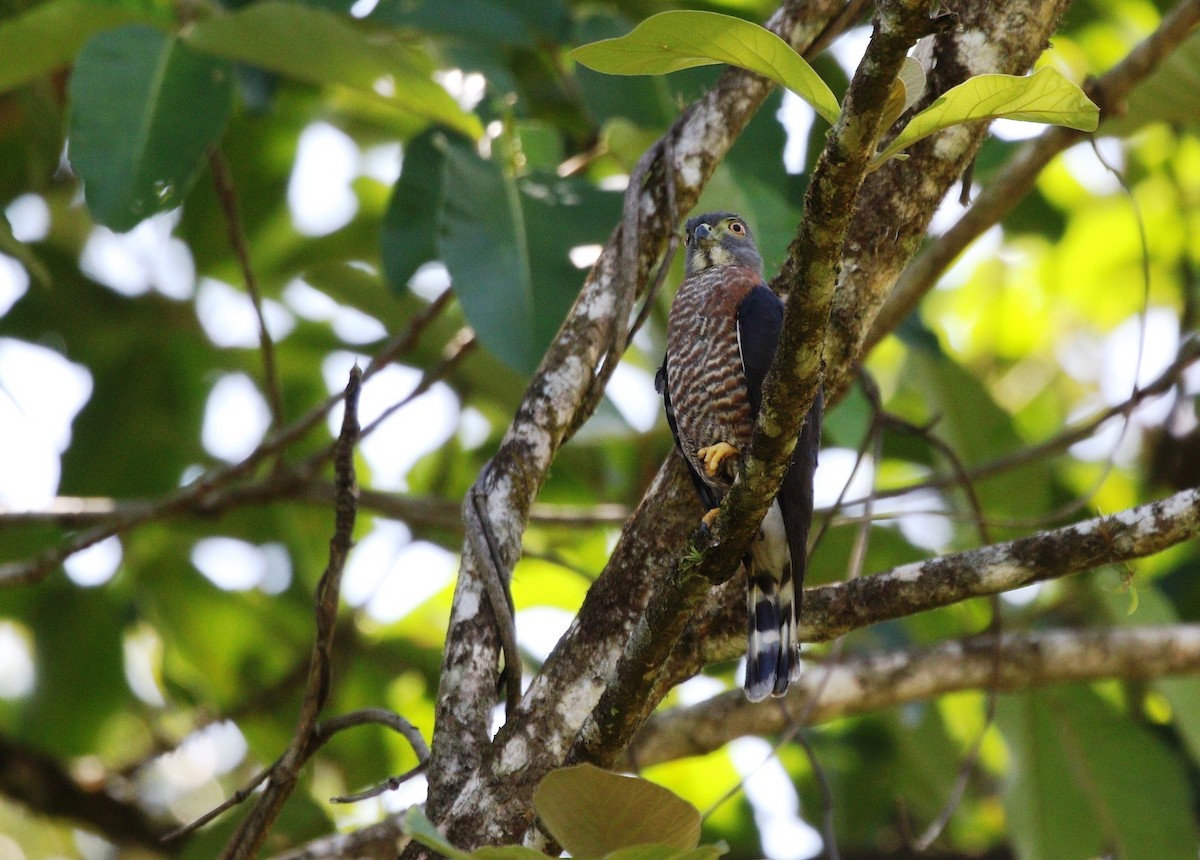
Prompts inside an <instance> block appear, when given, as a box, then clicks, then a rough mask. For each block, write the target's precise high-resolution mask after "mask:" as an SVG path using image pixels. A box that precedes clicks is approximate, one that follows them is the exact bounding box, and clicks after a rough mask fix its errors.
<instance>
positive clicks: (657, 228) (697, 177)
mask: <svg viewBox="0 0 1200 860" xmlns="http://www.w3.org/2000/svg"><path fill="white" fill-rule="evenodd" d="M835 6H836V7H839V8H840V4H835V3H833V2H823V3H819V4H817V3H811V4H802V3H799V2H796V0H792V2H789V3H788V4H786V5H785V6H784V7H783V9H782V10H781V12H780V13H779V14H777V15H776V16H775V17H774V18H773V19H772V22H771V25H772V26H773V27H774V29H776V31H778V32H781V33H783V35H784V37H785V38H787V39H789V40H792V39H797V40H798V42H799V43H800V44H804V43H805V42H806V41H807V39H809V38H811V37H812V36H813V35H815V33H816V31H817V30H818V29H819V27H820V26H822V25H823V22H824V21H825V20H828V18H829V17H831V16H832V14H833V11H834V8H835ZM801 21H805V22H808V21H811V22H820V24H818V25H817V26H812V25H806V27H805V28H803V29H801V28H800V26H799V22H801ZM770 91H771V84H770V82H768V81H766V80H764V79H762V78H759V77H758V76H756V75H753V74H751V73H749V72H745V71H742V70H736V69H735V70H729V71H727V72H726V73H725V74H724V75H723V76H722V77H721V79H720V80H719V81H718V82H717V84H716V85H715V86H714V87H713V88H712V89H711V90H710V91H709V92H708V93H707V94H706V95H705V96H704V97H703V98H702V99H701V100H700V101H699V102H697V103H695V104H693V105H691V106H690V107H689V108H688V109H687V110H686V111H685V112H684V114H683V115H682V116H681V117H680V118H679V120H678V121H677V122H676V123H675V125H674V126H673V127H672V128H671V129H670V130H669V131H668V132H667V134H666V136H665V140H664V142H663V144H662V145H660V146H658V147H657V150H658V152H659V154H660V157H659V158H657V159H653V160H650V161H649V163H648V164H647V165H646V167H645V173H646V177H647V178H646V182H645V183H644V184H643V183H636V182H631V183H630V186H629V188H628V190H627V191H626V194H627V199H629V198H632V201H635V202H632V203H631V204H630V207H632V208H633V209H636V211H637V213H638V215H637V229H638V235H637V237H636V243H635V244H633V243H630V242H629V241H628V240H630V239H631V238H633V237H626V236H625V232H624V227H623V226H622V227H619V228H618V229H617V231H615V233H614V234H613V236H611V237H610V239H609V241H608V243H607V244H606V246H605V249H604V251H603V252H602V253H601V255H600V257H599V259H598V260H597V262H596V264H595V266H594V267H593V268H592V271H591V273H590V274H589V275H588V277H587V279H586V281H585V283H584V285H583V289H582V290H581V292H580V295H579V298H578V299H577V300H576V303H575V305H574V306H573V308H572V309H571V311H570V313H569V314H568V316H567V319H566V321H565V322H564V323H563V326H562V328H561V329H560V331H559V333H558V335H557V337H556V338H555V340H554V342H553V343H552V344H551V346H550V348H549V350H548V351H547V353H546V356H545V357H544V359H543V362H542V365H541V367H540V368H539V370H538V372H537V373H536V374H535V376H534V378H533V380H532V381H531V383H530V385H529V387H528V389H527V392H526V396H525V399H524V401H523V403H522V404H521V406H520V407H519V409H518V410H517V414H516V416H515V418H514V420H513V423H512V425H511V427H510V429H509V432H508V434H507V435H506V437H505V440H504V442H503V444H502V445H501V447H500V450H499V451H498V452H497V454H496V456H495V458H494V459H493V461H492V465H491V468H490V469H489V470H488V474H487V476H486V481H485V482H483V483H481V485H480V486H479V487H478V490H479V492H480V493H481V494H482V495H483V496H484V497H486V498H487V500H488V505H487V508H488V510H487V514H488V519H489V521H490V523H491V525H492V528H493V530H494V532H495V535H496V537H497V542H498V544H499V548H500V552H501V555H502V557H503V562H504V567H505V569H507V570H511V568H512V565H513V564H514V563H515V561H516V559H517V557H518V556H519V554H520V538H521V534H522V532H523V531H524V528H525V525H526V523H527V521H528V515H529V510H530V507H531V506H532V503H533V499H534V498H535V497H536V495H537V492H538V490H539V489H540V488H541V484H542V482H543V480H544V479H545V476H546V474H547V471H548V469H549V467H550V464H551V462H552V461H553V458H554V456H555V454H556V453H557V451H558V448H559V446H560V445H561V444H562V442H563V441H564V440H565V439H566V438H567V437H568V435H569V433H570V431H571V430H572V429H573V428H574V427H576V426H578V425H579V423H580V422H581V417H585V416H586V410H587V409H588V404H592V405H594V403H595V402H596V400H595V398H593V397H592V396H591V394H592V393H593V392H594V390H595V388H594V386H595V381H594V380H595V377H596V375H597V374H598V373H600V372H601V371H602V364H603V363H605V362H606V356H609V355H614V356H616V355H619V353H614V351H613V350H614V347H615V346H620V345H622V344H623V343H624V338H625V328H626V326H627V324H628V309H629V308H631V307H632V306H633V305H632V302H633V300H634V299H635V298H636V296H637V295H640V294H643V293H644V292H645V289H646V286H647V283H648V280H649V275H650V272H651V271H652V269H653V268H654V266H655V264H656V263H657V261H658V259H659V258H660V256H661V254H662V251H663V249H664V247H665V246H666V244H667V241H668V237H669V236H670V235H671V234H672V233H673V232H674V230H675V226H676V222H677V219H678V218H679V215H680V214H681V213H682V212H685V211H687V210H688V209H690V208H691V207H692V206H693V205H694V203H695V201H696V200H697V199H698V196H699V192H700V189H701V187H702V186H703V185H704V183H705V181H706V180H707V179H708V177H709V175H710V174H711V173H712V171H713V170H714V169H715V168H716V165H717V164H718V163H719V162H720V160H721V158H722V157H723V156H724V154H725V152H726V151H727V150H728V148H729V147H730V145H731V144H732V143H733V141H734V139H736V137H737V135H738V134H739V133H740V131H741V130H742V128H743V127H744V126H745V125H746V123H747V122H748V121H749V120H750V118H751V116H752V115H753V114H754V111H755V110H756V109H757V108H758V106H759V105H760V104H761V103H762V101H763V100H764V99H765V98H766V96H767V95H768V94H769V92H770ZM666 153H669V154H670V155H671V156H672V161H671V163H670V164H663V163H662V161H661V158H662V155H663V154H666ZM668 182H671V183H672V184H673V186H674V187H673V189H672V191H671V192H668V191H667V188H666V186H667V183H668ZM672 198H673V203H674V205H669V201H671V200H672ZM630 207H627V211H631V210H630ZM623 224H624V222H623ZM630 263H634V264H635V271H629V270H628V266H629V265H630ZM620 309H626V312H625V313H624V314H622V313H620ZM607 363H608V364H612V363H613V362H607ZM609 370H611V367H610V368H609ZM478 563H479V560H478V559H476V557H475V554H474V552H473V551H472V549H471V544H470V543H469V542H468V543H467V544H465V545H464V553H463V565H462V569H461V571H460V574H459V578H458V585H457V588H456V592H455V598H454V608H453V610H452V615H451V622H450V631H449V634H448V636H447V647H446V652H445V657H444V662H443V672H442V686H441V689H440V690H439V693H438V713H437V722H436V726H437V728H436V730H435V735H434V742H433V764H432V766H431V768H430V796H429V797H430V799H429V803H428V806H427V812H428V813H429V814H430V816H431V818H433V820H435V821H439V823H440V821H441V819H442V818H443V817H444V813H445V811H446V810H447V809H448V808H449V806H450V805H451V804H452V803H453V802H454V799H455V796H456V795H457V794H458V792H459V790H460V789H461V788H462V787H463V786H465V785H466V784H467V782H468V779H469V776H470V774H471V772H473V771H474V770H475V769H476V768H478V767H479V765H480V764H481V762H482V758H483V755H484V753H485V751H487V750H488V748H489V745H490V744H489V732H488V729H489V719H490V709H491V703H492V701H493V697H494V693H493V690H492V687H493V684H492V678H493V677H494V673H495V669H496V666H497V664H498V657H499V651H498V648H499V645H498V637H497V635H496V633H495V631H494V629H492V628H491V625H490V621H489V619H488V618H487V616H486V614H481V613H478V612H477V611H476V609H477V607H479V606H481V605H482V603H483V600H484V599H485V598H484V594H483V588H482V578H481V576H480V571H479V568H478ZM511 718H512V715H511V714H510V719H511ZM559 761H561V759H559ZM550 764H551V761H550V760H549V759H548V760H547V761H546V762H545V766H547V767H548V766H550ZM530 775H531V777H532V776H533V775H534V774H533V770H532V769H531V770H530ZM533 784H534V783H533V782H530V783H529V786H528V791H529V792H531V791H532V786H533ZM505 788H506V793H507V794H508V795H509V796H510V798H511V800H512V802H513V803H514V804H516V803H519V802H520V800H521V798H522V797H527V793H526V792H525V790H524V787H522V790H521V791H519V792H513V791H511V790H510V789H511V788H512V786H506V787H505ZM464 801H465V799H464ZM465 802H466V804H467V805H466V806H465V807H464V811H467V810H469V811H470V816H469V817H470V818H471V819H472V820H473V821H474V822H477V823H478V822H482V820H483V819H484V818H486V817H487V816H486V815H483V814H481V813H480V812H479V810H480V809H481V806H480V801H479V798H478V797H473V798H471V799H470V801H465ZM513 808H514V810H515V809H516V808H517V807H516V806H515V805H514V806H513ZM527 816H528V808H527V805H526V807H525V809H523V810H521V811H520V817H521V818H522V819H525V818H527ZM488 829H489V830H495V831H500V830H507V831H508V832H510V833H511V832H513V829H514V822H513V821H512V820H503V821H502V820H499V819H493V820H492V822H491V823H490V824H489V825H488ZM448 835H449V836H450V838H451V839H453V840H454V841H455V843H456V844H458V845H462V846H464V847H470V846H473V845H476V844H480V841H481V839H480V836H479V834H477V833H470V834H466V833H456V832H455V831H454V829H453V827H451V829H450V832H449V834H448Z"/></svg>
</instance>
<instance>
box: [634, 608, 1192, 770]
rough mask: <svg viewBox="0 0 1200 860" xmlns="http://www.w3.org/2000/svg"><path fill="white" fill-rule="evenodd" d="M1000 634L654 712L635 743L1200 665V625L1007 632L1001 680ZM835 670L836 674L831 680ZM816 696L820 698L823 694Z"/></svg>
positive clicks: (676, 748) (819, 669)
mask: <svg viewBox="0 0 1200 860" xmlns="http://www.w3.org/2000/svg"><path fill="white" fill-rule="evenodd" d="M996 648H997V642H996V640H995V638H994V637H992V636H979V637H975V638H972V639H965V640H958V641H953V642H943V643H941V644H940V645H936V646H934V647H932V648H923V649H914V650H910V651H888V652H872V653H867V654H859V655H855V656H852V657H848V658H845V659H844V660H842V661H841V662H840V663H839V664H837V665H835V666H831V667H825V666H820V665H818V666H813V667H812V668H811V669H810V670H809V671H807V672H806V673H805V674H804V675H803V676H802V677H801V678H800V680H799V682H798V683H796V684H795V685H794V686H793V688H792V690H791V692H790V693H789V694H788V696H787V698H786V699H785V700H784V704H785V706H786V710H785V711H783V712H781V711H780V709H779V708H778V706H777V705H776V706H774V707H772V706H770V705H771V704H773V703H764V704H760V705H754V704H751V703H750V702H748V701H746V698H745V696H742V695H741V694H740V691H737V690H731V691H730V692H728V693H722V694H721V695H719V696H715V697H714V698H712V699H709V700H708V701H706V702H702V703H700V704H698V705H694V706H692V707H689V708H677V709H675V710H672V711H666V712H663V713H661V714H657V715H655V716H654V717H652V718H651V719H650V720H649V721H648V722H647V724H646V726H645V728H644V729H643V730H642V731H641V732H640V733H639V734H638V736H637V739H636V740H635V741H634V743H633V745H632V746H631V748H630V754H631V755H635V756H636V757H637V761H638V764H639V765H641V766H643V767H646V766H649V765H653V764H658V763H660V762H664V761H672V760H674V759H678V758H684V757H686V756H694V755H704V754H706V753H709V752H712V751H713V750H716V749H720V748H721V747H722V746H724V745H725V744H726V743H728V742H729V741H731V740H733V739H734V738H738V737H741V736H743V735H770V734H773V733H776V732H782V731H786V730H787V729H788V727H789V726H790V725H791V722H792V721H793V720H797V719H803V720H805V722H806V724H809V725H815V724H817V723H823V722H828V721H829V720H833V719H837V718H839V717H845V716H850V715H853V714H862V713H866V712H868V711H876V710H879V709H881V708H886V707H891V706H893V705H899V704H903V703H905V702H912V701H915V700H918V699H928V698H933V697H935V696H941V695H945V694H946V693H954V692H959V691H962V690H981V689H987V688H988V687H990V686H991V685H992V684H993V683H995V684H996V685H997V686H998V689H1000V690H1002V691H1012V690H1023V689H1028V688H1030V687H1038V686H1045V685H1048V684H1063V683H1072V682H1080V681H1097V680H1102V679H1105V678H1122V679H1133V678H1139V679H1152V678H1159V677H1163V676H1166V675H1177V674H1184V673H1194V672H1197V671H1200V625H1196V624H1180V625H1175V626H1170V627H1135V628H1125V629H1109V630H1043V631H1029V632H1021V633H1006V634H1004V635H1003V636H1002V637H1000V638H999V650H1000V653H1001V660H1000V662H999V674H998V677H996V678H995V679H993V674H995V673H996V666H997V664H996V660H995V651H996ZM826 676H828V677H826ZM814 696H816V697H817V698H816V699H814Z"/></svg>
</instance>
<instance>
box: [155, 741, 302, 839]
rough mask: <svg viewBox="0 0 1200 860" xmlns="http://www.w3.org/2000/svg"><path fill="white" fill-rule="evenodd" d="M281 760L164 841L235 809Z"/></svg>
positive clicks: (185, 833) (184, 833) (176, 830)
mask: <svg viewBox="0 0 1200 860" xmlns="http://www.w3.org/2000/svg"><path fill="white" fill-rule="evenodd" d="M280 761H282V759H281V758H280V759H276V760H275V761H274V763H272V764H271V765H269V766H268V767H264V768H263V769H262V770H260V771H259V772H258V773H256V774H255V775H254V776H252V777H251V778H250V781H249V782H247V783H246V784H245V785H243V786H242V787H241V788H239V789H238V790H237V791H235V792H234V793H233V794H231V795H229V797H227V798H225V800H224V801H222V802H221V803H220V804H219V805H217V806H214V807H213V808H212V809H210V810H209V811H208V812H206V813H204V814H203V815H201V816H200V817H199V818H197V819H195V820H194V821H189V822H188V823H187V824H185V825H183V826H182V827H177V828H175V829H174V830H172V831H171V832H170V833H168V834H167V835H165V836H164V837H163V838H162V841H163V843H164V844H165V843H168V842H174V841H175V840H176V839H180V838H182V837H184V836H187V835H188V834H189V833H193V832H195V831H196V830H199V829H200V828H201V827H203V826H204V825H205V824H208V822H210V821H212V820H213V819H215V818H217V817H218V816H220V815H221V814H222V813H224V812H227V811H228V810H230V809H233V807H235V806H237V805H238V804H241V803H245V802H246V800H247V799H249V798H250V797H251V796H252V795H253V794H254V791H255V789H257V788H258V787H259V786H260V785H262V784H263V783H264V782H266V780H267V779H268V778H269V777H270V776H271V774H272V773H273V772H274V771H275V768H276V767H278V765H279V762H280Z"/></svg>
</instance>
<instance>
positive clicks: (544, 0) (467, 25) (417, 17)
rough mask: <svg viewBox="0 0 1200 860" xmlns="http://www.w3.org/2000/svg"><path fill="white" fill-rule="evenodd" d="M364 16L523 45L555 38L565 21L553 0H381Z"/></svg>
mask: <svg viewBox="0 0 1200 860" xmlns="http://www.w3.org/2000/svg"><path fill="white" fill-rule="evenodd" d="M370 19H371V20H372V21H381V22H384V23H387V24H391V25H393V26H395V27H407V28H412V29H416V30H422V31H424V32H426V33H438V34H441V35H446V36H457V37H459V38H462V39H464V40H472V41H476V42H482V43H484V44H501V45H522V46H525V47H534V46H535V45H536V44H537V43H538V41H539V40H545V39H553V40H554V41H561V40H562V39H565V38H566V37H567V34H568V33H569V31H570V26H571V19H570V17H569V16H568V14H567V11H566V8H565V7H564V6H563V4H562V3H561V2H559V0H553V1H552V2H551V0H541V2H538V3H529V2H526V0H458V2H455V3H446V2H444V0H381V2H380V3H379V5H377V6H376V7H375V9H374V11H372V12H371V14H370Z"/></svg>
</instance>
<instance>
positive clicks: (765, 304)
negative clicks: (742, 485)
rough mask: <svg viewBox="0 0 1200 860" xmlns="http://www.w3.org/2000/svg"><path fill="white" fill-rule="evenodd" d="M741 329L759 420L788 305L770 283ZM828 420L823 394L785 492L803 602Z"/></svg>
mask: <svg viewBox="0 0 1200 860" xmlns="http://www.w3.org/2000/svg"><path fill="white" fill-rule="evenodd" d="M737 324H738V329H737V331H738V349H739V350H741V353H742V369H743V370H744V372H745V374H746V387H747V391H748V393H749V396H750V408H751V410H752V411H753V413H754V416H755V418H757V417H758V410H759V408H760V407H761V406H762V388H763V381H764V380H765V379H766V377H767V371H768V370H770V368H771V362H772V360H774V358H775V348H776V346H777V345H778V343H779V333H780V332H781V331H782V330H783V302H781V301H780V300H779V297H778V296H776V295H775V294H774V293H773V292H771V290H770V289H769V288H768V287H767V286H766V284H760V285H759V286H757V287H755V288H754V289H753V290H751V291H750V292H749V293H748V294H747V295H746V298H744V299H742V303H741V304H740V305H738V312H737ZM824 415H825V406H824V398H823V397H822V395H821V392H817V399H816V401H815V402H814V403H813V405H812V408H811V409H810V410H809V412H808V415H807V416H806V417H805V419H804V427H803V428H802V429H801V430H800V436H799V439H798V441H797V442H796V450H795V452H794V453H793V454H792V465H791V467H790V468H789V469H788V471H787V474H786V475H785V476H784V478H783V485H782V486H781V487H780V488H779V496H778V498H779V507H780V509H781V511H782V513H783V525H784V528H785V529H786V530H787V537H788V550H789V553H790V555H791V557H792V575H793V576H794V577H795V580H796V599H797V602H798V601H799V599H800V594H801V591H800V586H801V585H803V582H804V568H805V557H806V554H807V548H808V532H809V529H810V528H811V527H812V511H813V473H814V472H815V471H816V468H817V452H818V451H819V449H820V446H821V422H822V420H823V419H824ZM797 612H799V609H798V608H797Z"/></svg>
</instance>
